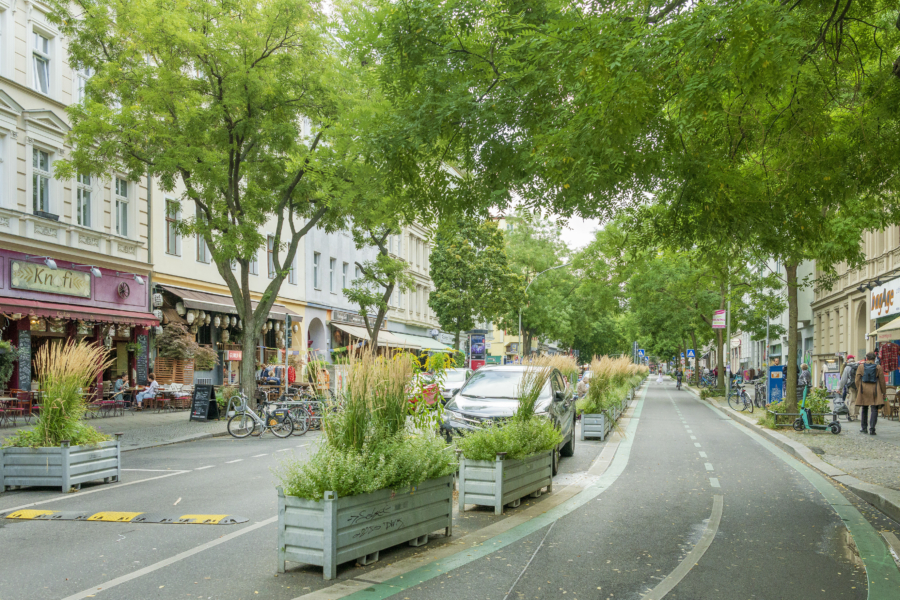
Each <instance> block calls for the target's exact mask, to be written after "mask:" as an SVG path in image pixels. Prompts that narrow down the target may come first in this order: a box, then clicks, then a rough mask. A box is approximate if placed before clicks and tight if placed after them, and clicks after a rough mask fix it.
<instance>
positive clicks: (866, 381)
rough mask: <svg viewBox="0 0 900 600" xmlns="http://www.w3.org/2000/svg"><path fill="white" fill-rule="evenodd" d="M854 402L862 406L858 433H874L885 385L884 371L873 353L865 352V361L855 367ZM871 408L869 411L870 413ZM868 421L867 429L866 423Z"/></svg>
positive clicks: (882, 403)
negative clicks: (860, 427) (855, 392)
mask: <svg viewBox="0 0 900 600" xmlns="http://www.w3.org/2000/svg"><path fill="white" fill-rule="evenodd" d="M856 388H857V394H856V404H857V405H858V406H861V407H862V418H861V419H860V424H861V425H862V429H860V431H859V432H860V433H868V434H869V435H875V424H876V423H877V422H878V409H879V408H880V407H881V406H884V394H885V392H886V391H887V386H886V385H885V383H884V371H883V370H882V369H881V366H880V365H876V364H875V353H874V352H869V353H868V354H866V362H864V363H862V364H861V365H859V366H858V367H857V368H856ZM870 410H871V413H870ZM867 422H868V430H866V427H867V425H866V423H867Z"/></svg>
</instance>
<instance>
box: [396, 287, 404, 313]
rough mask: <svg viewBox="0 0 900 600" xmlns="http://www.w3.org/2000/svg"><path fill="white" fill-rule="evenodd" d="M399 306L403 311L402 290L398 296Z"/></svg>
mask: <svg viewBox="0 0 900 600" xmlns="http://www.w3.org/2000/svg"><path fill="white" fill-rule="evenodd" d="M397 300H398V302H397V306H398V307H399V308H400V310H403V290H400V293H399V294H398V295H397Z"/></svg>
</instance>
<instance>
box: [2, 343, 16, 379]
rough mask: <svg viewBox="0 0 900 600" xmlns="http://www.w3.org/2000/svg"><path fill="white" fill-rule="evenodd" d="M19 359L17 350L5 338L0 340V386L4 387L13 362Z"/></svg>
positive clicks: (11, 372) (10, 374)
mask: <svg viewBox="0 0 900 600" xmlns="http://www.w3.org/2000/svg"><path fill="white" fill-rule="evenodd" d="M18 361H19V352H18V350H17V349H16V347H15V346H13V345H12V344H11V343H9V342H7V341H6V340H0V387H4V388H5V387H6V385H7V383H9V378H10V377H12V374H13V369H14V368H15V364H16V363H17V362H18Z"/></svg>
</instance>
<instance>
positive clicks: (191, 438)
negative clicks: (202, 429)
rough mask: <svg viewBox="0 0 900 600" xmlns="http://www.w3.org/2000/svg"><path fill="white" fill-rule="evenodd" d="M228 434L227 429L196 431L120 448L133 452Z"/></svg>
mask: <svg viewBox="0 0 900 600" xmlns="http://www.w3.org/2000/svg"><path fill="white" fill-rule="evenodd" d="M227 435H228V432H227V431H222V432H218V433H198V434H197V435H188V436H185V437H181V438H177V439H174V440H166V441H164V442H154V443H150V444H143V445H140V446H135V447H134V448H122V452H133V451H135V450H147V449H149V448H159V447H161V446H171V445H172V444H183V443H185V442H196V441H198V440H206V439H209V438H214V437H225V436H227Z"/></svg>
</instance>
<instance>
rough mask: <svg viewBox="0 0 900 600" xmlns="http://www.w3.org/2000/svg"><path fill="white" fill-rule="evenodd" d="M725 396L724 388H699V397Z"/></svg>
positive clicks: (703, 398)
mask: <svg viewBox="0 0 900 600" xmlns="http://www.w3.org/2000/svg"><path fill="white" fill-rule="evenodd" d="M719 397H722V398H724V397H725V388H703V389H702V390H700V399H701V400H706V399H707V398H719Z"/></svg>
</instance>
